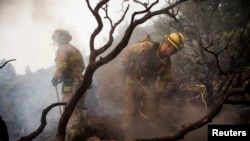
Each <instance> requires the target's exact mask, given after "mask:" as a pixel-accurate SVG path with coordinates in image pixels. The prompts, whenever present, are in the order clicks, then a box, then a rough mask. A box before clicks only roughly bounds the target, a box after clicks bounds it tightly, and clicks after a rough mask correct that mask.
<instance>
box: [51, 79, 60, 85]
mask: <svg viewBox="0 0 250 141" xmlns="http://www.w3.org/2000/svg"><path fill="white" fill-rule="evenodd" d="M51 83H52V85H53V86H54V87H56V86H57V84H58V83H59V81H58V79H57V78H56V77H53V78H52V80H51Z"/></svg>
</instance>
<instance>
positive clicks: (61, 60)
mask: <svg viewBox="0 0 250 141" xmlns="http://www.w3.org/2000/svg"><path fill="white" fill-rule="evenodd" d="M55 62H56V71H55V73H54V76H53V78H52V80H51V82H52V84H53V85H54V86H55V85H57V83H60V82H61V81H62V79H63V75H64V74H65V72H66V69H67V67H68V63H67V55H66V53H65V52H64V51H63V50H60V48H59V49H58V51H57V55H56V58H55Z"/></svg>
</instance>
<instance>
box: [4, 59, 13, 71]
mask: <svg viewBox="0 0 250 141" xmlns="http://www.w3.org/2000/svg"><path fill="white" fill-rule="evenodd" d="M10 61H16V59H11V60H8V61H6V62H5V63H4V64H3V65H1V66H0V69H2V68H3V67H4V66H5V65H7V64H8V63H9V62H10Z"/></svg>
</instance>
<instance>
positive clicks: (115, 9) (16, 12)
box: [0, 0, 142, 74]
mask: <svg viewBox="0 0 250 141" xmlns="http://www.w3.org/2000/svg"><path fill="white" fill-rule="evenodd" d="M97 1H98V0H91V6H92V7H94V6H95V4H96V2H97ZM121 1H123V0H111V1H110V4H109V10H110V11H109V13H110V16H111V18H112V19H114V20H115V21H116V20H117V19H118V17H120V15H121V14H122V12H121V9H122V3H121ZM140 8H142V6H140V5H130V9H131V11H133V10H135V9H140ZM105 24H107V22H105ZM96 25H97V24H96V22H95V19H94V17H93V16H92V14H91V13H90V11H89V9H88V7H87V4H86V1H84V0H0V39H1V40H0V59H6V60H10V59H16V61H13V62H11V64H12V65H13V66H14V67H15V70H16V72H17V74H25V69H26V68H27V67H29V68H30V70H31V71H32V72H35V71H37V70H38V69H46V68H48V67H51V66H53V65H54V58H55V53H56V49H57V48H56V47H55V46H53V45H52V44H53V41H52V40H51V35H52V33H53V31H54V30H55V29H57V28H64V29H67V30H69V32H70V33H71V34H72V36H73V39H72V41H71V43H72V44H73V45H74V46H76V47H77V48H78V49H79V50H81V51H82V52H83V55H88V54H89V49H88V48H89V46H88V44H89V37H90V35H91V33H92V32H93V30H94V29H95V27H96ZM104 27H107V28H104V31H103V32H102V33H101V34H100V36H98V38H97V40H95V42H96V43H95V44H96V45H97V46H98V45H99V46H100V45H101V44H102V43H103V40H104V39H105V37H106V36H107V32H108V27H109V26H108V25H106V26H104Z"/></svg>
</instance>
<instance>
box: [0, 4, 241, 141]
mask: <svg viewBox="0 0 250 141" xmlns="http://www.w3.org/2000/svg"><path fill="white" fill-rule="evenodd" d="M83 9H87V7H84V4H83V1H82V0H66V1H63V3H62V1H61V0H32V1H31V0H0V19H1V20H0V38H1V39H2V40H1V42H0V46H1V52H0V56H1V57H2V58H5V59H7V60H8V59H13V58H15V59H17V61H15V62H13V63H12V64H13V65H14V66H15V69H16V70H17V72H18V73H21V74H23V73H24V70H25V68H26V67H27V66H29V67H30V68H31V71H32V72H34V73H32V74H26V75H23V76H19V77H18V79H17V80H15V81H14V82H13V85H14V86H13V88H12V89H11V93H8V94H9V95H8V96H7V97H5V98H6V99H7V100H6V101H4V102H3V103H2V104H3V105H5V106H4V108H3V109H5V111H4V113H5V114H6V115H3V117H4V118H5V119H6V117H7V118H8V119H7V122H8V124H9V125H10V126H11V127H13V128H10V134H11V135H12V138H13V140H14V139H16V138H17V137H20V136H22V135H27V134H28V133H30V132H32V131H34V130H35V129H37V127H38V126H39V124H40V116H41V113H42V110H43V109H44V108H46V107H47V106H48V105H50V104H51V103H54V102H57V97H56V93H55V89H54V88H53V87H52V85H51V83H50V80H51V77H52V75H53V71H54V69H55V68H54V67H52V66H53V64H54V55H55V48H54V47H53V46H51V44H52V41H51V34H52V33H53V31H54V30H55V29H56V28H58V27H62V28H66V29H68V30H69V31H70V32H71V34H72V35H73V40H72V44H73V45H75V46H76V47H78V48H79V49H80V50H81V51H82V53H83V54H84V55H86V54H88V49H87V48H88V45H87V43H88V38H89V36H88V35H89V34H90V33H91V31H92V29H93V28H92V27H93V26H94V25H95V24H93V23H91V22H88V21H89V19H91V18H92V17H89V16H88V14H89V13H86V12H85V11H83ZM86 21H87V22H86ZM143 34H146V33H143ZM86 35H87V36H86ZM133 36H134V37H136V36H137V37H141V38H143V36H144V35H142V34H140V35H137V34H136V33H135V34H134V35H133ZM85 58H86V57H85ZM120 59H121V56H118V57H117V58H116V59H115V60H113V61H111V62H110V63H108V64H106V65H104V66H103V67H102V68H100V69H98V70H97V72H96V74H95V78H94V80H95V82H96V87H95V88H96V92H97V96H98V98H99V99H98V100H99V101H98V102H99V104H100V106H101V107H102V112H101V113H98V116H100V117H102V116H104V117H107V118H108V119H109V120H110V121H111V122H110V128H114V129H118V128H119V127H120V123H121V119H122V113H123V108H124V101H123V100H124V92H123V86H124V85H123V79H122V78H123V76H122V68H121V67H122V66H121V62H120ZM40 68H46V69H40ZM37 69H39V70H38V71H36V70H37ZM170 88H171V87H170ZM173 89H174V88H173ZM59 91H60V90H59ZM175 94H176V95H175ZM185 94H186V91H174V92H172V91H169V93H168V94H166V96H164V99H163V100H162V103H161V109H160V112H161V114H160V116H161V117H160V118H161V119H162V120H163V121H164V130H160V131H157V132H154V131H152V130H145V129H149V127H148V126H147V124H146V123H147V121H146V120H145V119H141V122H139V123H138V125H140V126H139V127H140V128H138V129H135V133H137V134H138V135H139V136H140V137H155V136H162V135H168V134H169V133H173V132H175V131H176V130H177V129H178V128H179V127H180V126H181V125H183V124H186V123H189V122H194V121H195V120H197V119H198V118H199V117H201V116H203V115H204V107H203V105H202V104H199V105H193V104H191V103H189V102H184V100H183V101H181V102H180V101H179V102H175V100H176V99H180V98H182V95H185ZM173 95H175V97H174V98H176V99H172V98H173ZM192 96H193V95H192ZM192 96H190V97H192ZM190 97H189V98H190ZM2 104H1V105H2ZM92 105H94V106H98V104H96V103H95V104H92ZM194 115H195V116H194ZM228 115H230V118H228V117H229V116H228ZM59 116H60V113H59V110H58V108H57V107H56V108H54V109H53V110H52V111H50V112H49V114H48V117H47V120H48V124H47V126H46V129H45V131H44V133H43V134H42V135H43V136H45V138H47V137H48V138H49V137H53V136H55V131H56V130H55V129H56V126H57V123H58V119H59ZM238 118H239V117H238V115H237V113H236V112H235V115H232V113H222V114H221V115H220V116H219V117H218V118H216V119H215V121H214V122H219V123H233V122H237V120H238ZM12 124H13V125H12ZM14 127H18V128H14ZM15 130H17V131H15ZM206 133H207V132H206V126H205V127H204V128H201V129H199V130H197V131H194V132H192V133H190V134H188V135H187V137H185V139H184V140H185V141H191V140H194V138H195V140H197V141H204V138H205V139H206ZM46 136H47V137H46ZM37 140H39V138H38V139H37Z"/></svg>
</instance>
